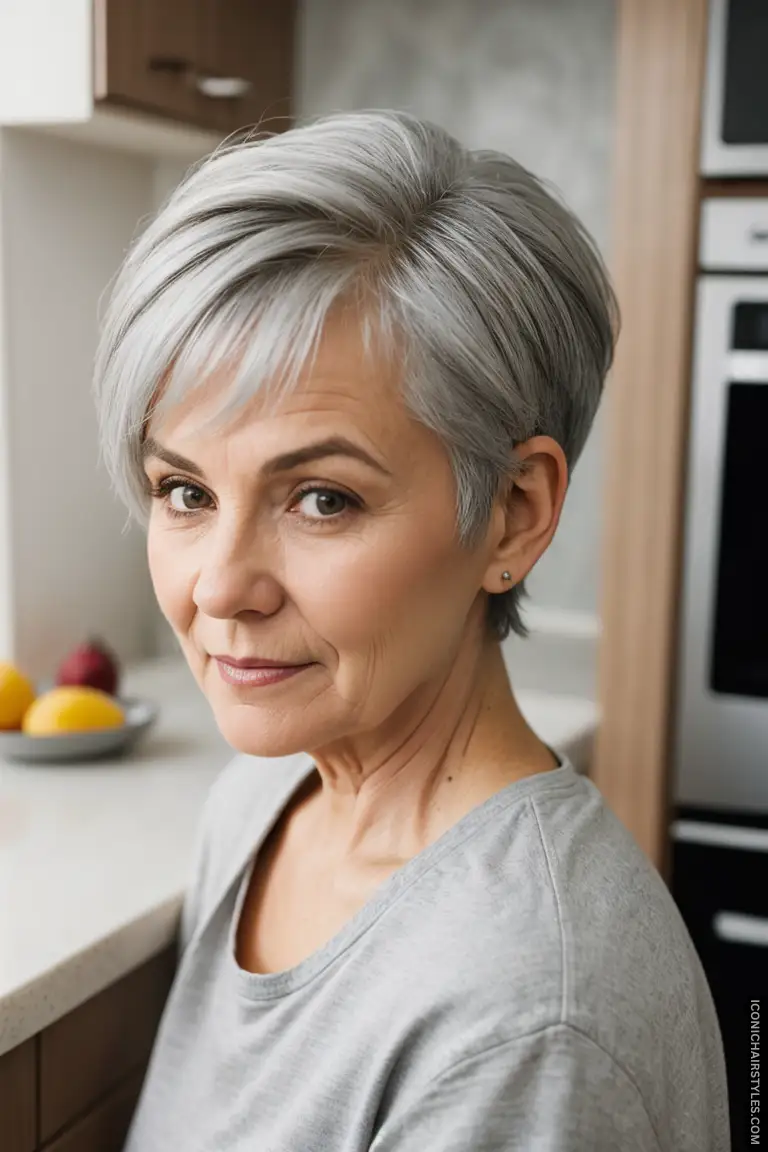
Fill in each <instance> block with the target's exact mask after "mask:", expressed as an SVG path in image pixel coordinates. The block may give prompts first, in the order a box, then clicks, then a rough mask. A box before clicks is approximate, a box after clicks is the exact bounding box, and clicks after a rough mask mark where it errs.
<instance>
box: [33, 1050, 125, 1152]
mask: <svg viewBox="0 0 768 1152" xmlns="http://www.w3.org/2000/svg"><path fill="white" fill-rule="evenodd" d="M143 1079H144V1070H143V1069H142V1070H141V1071H139V1072H135V1073H134V1074H133V1075H132V1076H129V1077H128V1078H127V1079H126V1080H124V1081H123V1083H122V1084H120V1085H119V1087H117V1088H116V1089H114V1091H112V1092H111V1093H110V1094H109V1096H107V1097H106V1099H104V1100H102V1102H101V1103H100V1104H98V1105H97V1107H95V1108H94V1109H93V1110H92V1111H91V1112H89V1113H88V1115H87V1116H85V1117H84V1118H83V1119H82V1120H79V1121H78V1122H77V1124H73V1125H72V1126H71V1127H70V1128H68V1129H67V1131H66V1132H64V1133H63V1134H62V1135H61V1136H58V1137H57V1138H56V1139H55V1140H54V1141H53V1142H52V1143H51V1144H46V1145H44V1152H122V1148H123V1145H124V1143H125V1138H126V1136H127V1135H128V1128H129V1126H130V1123H131V1118H132V1116H133V1113H134V1110H135V1108H136V1102H137V1100H138V1098H139V1093H140V1091H141V1084H142V1081H143Z"/></svg>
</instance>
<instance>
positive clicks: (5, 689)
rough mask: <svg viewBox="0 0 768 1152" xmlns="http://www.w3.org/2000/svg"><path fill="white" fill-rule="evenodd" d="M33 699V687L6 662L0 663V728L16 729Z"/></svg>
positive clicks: (14, 667)
mask: <svg viewBox="0 0 768 1152" xmlns="http://www.w3.org/2000/svg"><path fill="white" fill-rule="evenodd" d="M34 699H35V688H34V685H33V684H32V682H31V681H30V680H28V679H27V677H26V676H25V675H24V674H23V673H22V672H20V671H19V669H18V668H17V667H16V665H15V664H11V663H10V662H9V661H8V660H3V661H0V728H18V727H20V725H21V721H22V717H23V716H24V713H25V712H26V711H27V709H28V708H29V706H30V704H31V703H32V701H33V700H34Z"/></svg>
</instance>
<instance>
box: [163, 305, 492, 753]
mask: <svg viewBox="0 0 768 1152" xmlns="http://www.w3.org/2000/svg"><path fill="white" fill-rule="evenodd" d="M224 384H226V381H225V380H223V379H220V380H216V379H212V380H210V381H209V382H207V383H206V385H205V387H204V388H203V389H200V390H198V393H197V394H195V395H194V396H190V397H188V398H187V399H186V400H185V401H184V403H183V404H181V405H179V406H177V407H176V408H174V409H173V410H171V411H170V412H169V414H168V415H167V416H166V417H165V418H164V419H163V420H162V421H160V420H158V418H157V417H154V418H153V420H152V422H151V426H150V428H149V430H148V432H149V435H151V436H152V437H153V438H154V439H155V440H157V441H158V442H159V444H160V445H161V446H162V448H163V449H165V450H168V451H171V452H174V453H176V454H177V455H182V456H184V457H186V458H187V460H188V461H193V462H194V464H195V466H196V469H195V471H192V470H191V469H189V468H182V467H178V466H170V465H169V464H167V463H165V462H164V461H163V460H161V459H160V458H158V457H157V456H149V457H148V458H147V460H146V462H145V468H146V473H147V477H148V479H149V482H150V483H151V485H152V486H153V487H157V486H158V485H159V484H161V483H162V482H163V481H164V480H166V479H170V478H176V479H177V480H178V481H179V483H178V486H177V487H176V488H175V489H174V490H172V491H171V492H170V494H169V495H168V497H167V500H166V501H164V500H163V499H154V500H153V502H152V512H151V517H150V524H149V532H148V559H149V567H150V571H151V575H152V580H153V582H154V587H155V592H156V595H157V599H158V603H159V605H160V608H161V610H162V612H163V614H164V615H165V617H166V619H167V620H168V622H169V624H170V626H171V627H172V628H173V630H174V632H175V634H176V636H177V637H178V640H179V642H180V645H181V647H182V650H183V652H184V654H185V656H186V658H187V660H188V662H189V665H190V667H191V669H192V672H193V673H194V675H195V677H196V679H197V681H198V683H199V684H200V686H201V688H202V689H203V691H204V692H205V694H206V696H207V698H208V700H209V701H210V703H211V706H212V708H213V710H214V714H215V716H216V720H217V723H218V725H219V727H220V729H221V731H222V733H223V735H224V736H225V738H226V739H227V740H228V741H229V743H230V744H232V746H233V747H235V748H237V749H238V750H240V751H243V752H249V753H251V754H253V755H264V756H280V755H288V754H290V753H292V752H295V751H299V750H312V749H317V750H319V749H321V748H322V747H324V746H326V745H330V744H331V743H332V742H334V741H336V740H339V739H343V738H345V737H347V736H352V735H354V734H356V733H360V732H370V731H371V730H373V729H375V728H376V727H377V726H379V725H383V724H386V722H387V721H388V720H389V719H390V718H391V717H392V716H393V715H394V714H395V712H396V710H397V709H398V708H399V707H400V706H405V708H406V709H407V701H408V700H409V698H410V697H411V696H412V695H413V694H414V692H416V691H417V690H422V691H423V690H427V691H428V690H429V685H430V684H431V683H434V684H435V687H437V686H438V685H439V679H440V677H441V676H442V675H443V674H444V672H445V671H447V668H448V667H449V666H450V664H451V663H452V661H453V658H454V656H455V653H456V651H457V650H458V646H459V644H460V642H461V639H462V636H463V634H464V633H465V631H466V630H467V629H468V628H470V627H473V628H474V627H476V626H477V624H478V621H481V620H482V602H481V603H478V600H479V599H480V600H481V601H482V598H483V597H482V592H481V584H482V582H483V580H484V579H486V576H487V568H488V556H489V553H488V552H487V550H485V549H484V548H482V547H481V548H480V549H478V550H476V551H475V552H474V553H468V552H466V551H464V550H461V549H460V548H459V546H458V544H457V542H456V539H455V493H454V482H453V477H452V473H451V470H450V465H449V461H448V457H447V454H446V452H445V449H444V448H443V446H442V444H441V443H440V441H439V440H438V438H437V437H436V436H435V435H434V434H433V433H432V432H430V431H429V430H427V429H425V428H423V427H422V426H421V425H419V424H417V423H416V422H415V421H414V420H412V419H411V418H410V417H409V416H408V414H407V413H406V411H405V409H404V407H403V405H402V402H401V401H400V399H399V395H398V380H397V374H396V369H395V367H394V366H393V365H389V364H387V363H386V362H384V361H382V362H380V363H378V364H377V363H375V362H374V361H373V359H371V360H368V359H366V358H364V357H363V352H362V346H361V342H360V337H359V327H358V324H357V323H356V322H355V320H354V318H353V317H351V316H350V315H349V314H347V315H346V317H345V316H342V315H336V316H335V317H333V318H332V319H331V320H329V322H328V324H327V326H326V329H325V333H324V337H323V340H322V343H321V345H320V348H319V352H318V356H317V359H316V362H315V365H314V367H313V370H312V372H311V374H306V375H304V376H303V377H302V381H301V385H300V387H299V388H298V389H297V390H296V391H295V392H294V393H293V394H292V395H291V396H290V397H288V398H287V399H285V400H284V401H283V402H281V405H280V407H279V409H277V408H276V409H275V410H274V411H273V412H272V413H269V414H261V413H260V410H259V409H260V406H261V402H260V398H259V397H258V396H256V397H254V398H253V400H252V401H250V402H249V405H248V406H247V408H246V409H244V410H243V412H242V413H238V415H237V417H236V422H235V423H233V424H232V425H231V426H230V427H227V428H225V429H223V430H222V431H221V432H220V433H219V434H218V435H216V434H215V433H204V434H203V435H201V434H200V433H199V432H198V431H197V430H196V426H197V424H198V422H199V421H201V418H203V417H206V416H208V415H210V414H211V413H212V412H213V411H214V406H215V405H214V400H215V397H216V396H218V395H219V391H218V390H219V388H221V387H222V386H223V385H224ZM330 438H334V439H335V440H341V439H343V440H345V441H348V442H349V444H350V445H352V446H354V448H355V449H357V450H359V451H360V452H361V453H365V454H366V455H367V456H369V457H370V458H371V462H370V463H368V462H365V461H364V460H363V459H360V458H356V457H354V456H352V455H346V454H345V453H344V452H343V450H341V449H339V450H338V451H337V452H334V453H333V454H332V455H327V456H322V457H318V458H315V459H311V458H309V453H307V458H306V459H305V461H304V462H303V463H298V464H294V465H293V466H292V467H287V468H283V467H281V468H279V469H277V468H276V467H275V461H276V458H278V457H281V456H283V455H285V454H288V453H294V452H297V451H299V450H305V449H309V448H311V446H312V445H315V444H319V443H321V442H323V441H326V440H328V439H330ZM289 463H290V462H289ZM195 473H197V474H195ZM311 488H315V489H317V490H316V491H306V490H307V489H311ZM174 510H176V511H178V512H179V513H180V515H179V516H178V517H175V516H174V515H173V511H174ZM473 609H474V610H473ZM478 609H480V611H478ZM213 653H218V654H222V653H223V654H228V655H231V656H233V657H235V658H238V657H240V658H248V657H252V658H265V659H270V660H277V661H285V662H286V663H291V664H294V663H302V664H303V663H307V664H308V665H309V667H307V668H305V669H304V670H302V671H300V672H299V673H298V674H296V675H294V676H291V677H289V678H288V679H286V680H283V681H280V682H277V683H273V684H270V685H264V686H240V685H239V686H234V685H231V684H229V683H226V682H225V681H224V680H223V679H222V676H221V672H220V669H219V666H218V664H217V662H216V661H215V660H214V659H213V658H212V655H211V654H213Z"/></svg>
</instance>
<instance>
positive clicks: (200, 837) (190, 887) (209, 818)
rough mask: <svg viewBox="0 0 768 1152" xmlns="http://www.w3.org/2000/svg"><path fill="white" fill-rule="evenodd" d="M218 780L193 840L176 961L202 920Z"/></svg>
mask: <svg viewBox="0 0 768 1152" xmlns="http://www.w3.org/2000/svg"><path fill="white" fill-rule="evenodd" d="M220 780H221V776H218V777H217V778H216V779H215V780H214V782H213V784H212V785H211V787H210V788H209V790H208V794H207V796H206V798H205V801H204V803H203V807H202V810H201V812H200V816H199V817H198V821H197V826H196V828H195V831H194V835H193V840H192V851H191V853H190V861H189V867H188V869H187V882H186V887H185V889H184V901H183V903H182V906H181V916H180V919H179V932H178V948H177V957H178V959H181V956H182V955H183V953H184V951H185V949H186V947H187V945H188V944H189V941H190V940H191V938H192V934H193V933H194V931H195V928H196V926H197V922H198V920H199V918H200V911H201V905H202V899H203V893H204V889H205V884H206V880H207V878H208V873H209V857H210V851H211V834H212V828H213V826H214V805H215V802H216V796H217V792H218V787H217V786H218V784H219V781H220Z"/></svg>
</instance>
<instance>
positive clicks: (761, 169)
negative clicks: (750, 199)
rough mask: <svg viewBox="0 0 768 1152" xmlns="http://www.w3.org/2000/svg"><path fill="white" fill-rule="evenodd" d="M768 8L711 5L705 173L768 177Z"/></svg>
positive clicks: (747, 0) (742, 0)
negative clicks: (767, 61)
mask: <svg viewBox="0 0 768 1152" xmlns="http://www.w3.org/2000/svg"><path fill="white" fill-rule="evenodd" d="M767 58H768V4H767V3H765V0H710V14H709V34H708V43H707V69H706V80H705V86H704V109H703V125H702V141H701V171H702V172H703V173H704V174H705V175H707V176H718V175H721V174H722V175H737V174H739V173H744V174H755V173H764V174H765V175H768V67H766V59H767Z"/></svg>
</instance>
